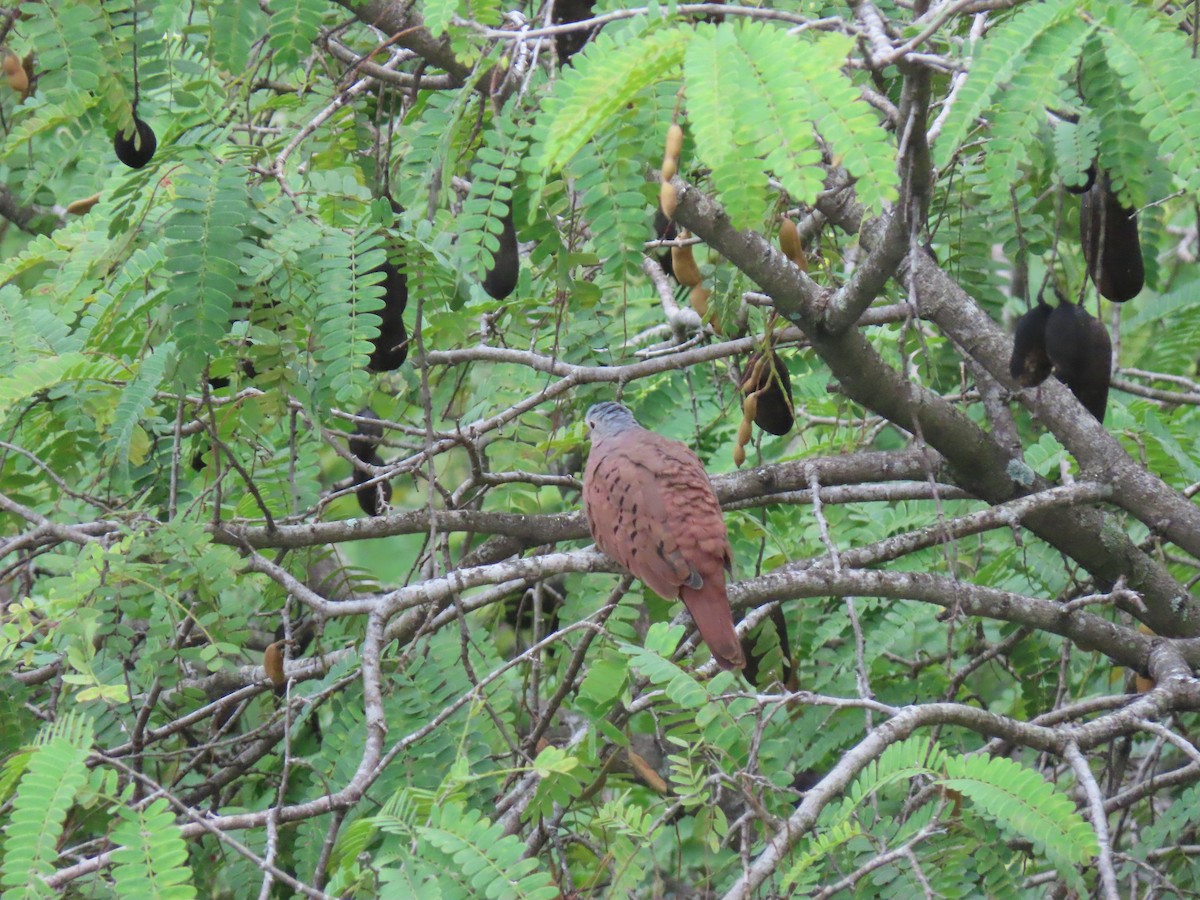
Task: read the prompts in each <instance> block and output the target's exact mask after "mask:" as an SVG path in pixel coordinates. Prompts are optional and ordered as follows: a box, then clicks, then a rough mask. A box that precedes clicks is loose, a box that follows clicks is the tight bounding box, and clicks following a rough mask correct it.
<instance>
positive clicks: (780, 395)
mask: <svg viewBox="0 0 1200 900" xmlns="http://www.w3.org/2000/svg"><path fill="white" fill-rule="evenodd" d="M742 393H743V394H747V395H749V394H756V395H757V397H758V407H757V408H756V409H755V412H754V424H756V425H757V426H758V427H759V428H761V429H762V430H763V431H766V432H768V433H770V434H774V435H780V436H782V435H785V434H787V433H788V432H789V431H791V430H792V426H793V425H795V424H796V414H795V412H794V411H793V410H794V407H793V404H792V379H791V376H790V375H789V374H788V370H787V366H785V365H784V364H783V360H782V359H780V358H779V354H778V353H776V352H774V351H772V352H771V357H770V364H768V361H767V360H761V361H760V356H759V354H755V355H754V356H752V357H750V360H749V361H748V362H747V364H746V369H745V374H744V375H743V378H742Z"/></svg>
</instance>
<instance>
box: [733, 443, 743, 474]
mask: <svg viewBox="0 0 1200 900" xmlns="http://www.w3.org/2000/svg"><path fill="white" fill-rule="evenodd" d="M745 461H746V448H745V447H743V446H742V445H741V444H738V445H737V446H736V447H734V448H733V464H734V465H735V466H737V467H738V468H739V469H740V468H741V467H742V463H744V462H745Z"/></svg>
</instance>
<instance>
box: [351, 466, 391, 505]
mask: <svg viewBox="0 0 1200 900" xmlns="http://www.w3.org/2000/svg"><path fill="white" fill-rule="evenodd" d="M363 462H365V463H369V464H370V465H372V466H382V465H383V460H382V459H380V457H379V455H378V454H375V453H373V454H371V456H370V458H369V459H364V460H363ZM371 478H372V476H371V475H368V474H367V473H366V472H363V471H361V470H359V469H355V470H354V483H355V484H358V485H362V487H360V488H359V489H358V490H356V491H355V492H354V496H355V497H357V498H358V505H359V507H360V508H361V509H362V511H363V512H365V513H366V514H367V515H368V516H382V515H383V514H384V513H385V512H386V511H387V505H388V504H389V503H391V502H392V485H391V482H389V481H377V482H375V483H374V484H363V482H365V481H370V480H371Z"/></svg>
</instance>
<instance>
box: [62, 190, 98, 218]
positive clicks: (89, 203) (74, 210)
mask: <svg viewBox="0 0 1200 900" xmlns="http://www.w3.org/2000/svg"><path fill="white" fill-rule="evenodd" d="M99 202H100V195H99V194H92V196H90V197H84V198H83V199H82V200H72V201H71V202H70V203H68V204H67V212H69V213H70V214H71V215H73V216H82V215H83V214H84V213H85V212H88V211H89V210H90V209H91V208H92V207H93V206H95V205H96V204H97V203H99Z"/></svg>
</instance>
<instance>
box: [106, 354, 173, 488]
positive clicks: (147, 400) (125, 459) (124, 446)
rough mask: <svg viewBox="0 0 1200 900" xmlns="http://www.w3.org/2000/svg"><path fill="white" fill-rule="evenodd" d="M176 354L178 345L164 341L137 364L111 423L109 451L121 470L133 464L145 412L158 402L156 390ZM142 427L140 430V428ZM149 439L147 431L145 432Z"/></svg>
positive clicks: (143, 438) (122, 393)
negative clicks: (133, 446)
mask: <svg viewBox="0 0 1200 900" xmlns="http://www.w3.org/2000/svg"><path fill="white" fill-rule="evenodd" d="M174 356H175V345H174V344H172V343H170V342H167V343H165V344H160V345H159V346H158V347H156V348H155V349H154V351H153V352H152V353H150V355H149V356H147V357H146V358H145V359H144V360H142V362H141V364H140V365H139V366H138V367H137V373H136V374H135V375H134V377H133V379H132V380H130V382H129V384H128V385H126V387H125V389H124V390H123V391H122V392H121V397H120V400H119V401H118V402H117V406H116V410H115V413H114V416H113V421H112V424H111V425H110V426H109V429H108V431H109V438H108V442H109V452H110V453H112V455H113V456H115V458H116V463H117V466H118V468H119V469H120V470H121V471H124V470H126V469H127V467H128V466H129V454H130V445H131V443H132V442H133V440H134V431H135V429H139V423H140V421H141V418H142V415H143V414H144V413H145V412H146V410H147V409H148V408H149V407H150V405H151V403H153V402H154V395H155V392H156V391H157V390H158V388H159V386H160V385H161V384H162V383H163V380H164V378H165V377H166V374H167V368H168V366H169V365H170V363H171V361H172V360H173V359H174ZM139 430H140V429H139ZM141 437H142V440H143V441H144V440H145V434H144V433H143V434H142V435H141Z"/></svg>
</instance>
